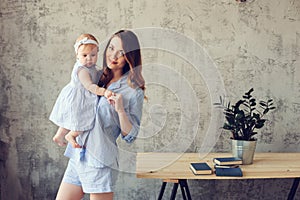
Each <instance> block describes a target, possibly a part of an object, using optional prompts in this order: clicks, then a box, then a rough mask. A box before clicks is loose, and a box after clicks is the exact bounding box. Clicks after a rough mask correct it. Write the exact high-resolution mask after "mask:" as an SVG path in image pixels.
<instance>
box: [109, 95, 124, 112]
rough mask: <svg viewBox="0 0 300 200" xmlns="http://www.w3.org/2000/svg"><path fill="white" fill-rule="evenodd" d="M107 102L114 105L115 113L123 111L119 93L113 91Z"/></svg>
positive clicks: (121, 98)
mask: <svg viewBox="0 0 300 200" xmlns="http://www.w3.org/2000/svg"><path fill="white" fill-rule="evenodd" d="M108 102H109V104H111V105H113V106H114V107H115V110H116V112H117V113H122V112H125V111H124V106H123V97H122V95H121V94H117V93H113V95H111V96H110V97H109V98H108Z"/></svg>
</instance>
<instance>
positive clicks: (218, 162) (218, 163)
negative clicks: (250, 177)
mask: <svg viewBox="0 0 300 200" xmlns="http://www.w3.org/2000/svg"><path fill="white" fill-rule="evenodd" d="M213 162H214V164H215V165H214V167H215V173H216V176H243V172H242V170H241V168H240V166H239V165H241V164H243V162H242V159H240V158H237V157H223V158H214V159H213Z"/></svg>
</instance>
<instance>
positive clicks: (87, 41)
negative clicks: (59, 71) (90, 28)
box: [74, 37, 98, 54]
mask: <svg viewBox="0 0 300 200" xmlns="http://www.w3.org/2000/svg"><path fill="white" fill-rule="evenodd" d="M82 44H94V45H96V46H97V47H98V43H97V42H96V41H95V40H91V39H89V38H87V37H85V38H83V39H82V40H80V41H78V42H76V43H75V44H74V49H75V52H76V54H77V51H78V48H79V46H80V45H82Z"/></svg>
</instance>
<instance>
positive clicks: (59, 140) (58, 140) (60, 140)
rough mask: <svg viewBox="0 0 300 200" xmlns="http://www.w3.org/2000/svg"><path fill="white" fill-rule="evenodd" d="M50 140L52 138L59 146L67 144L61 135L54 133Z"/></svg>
mask: <svg viewBox="0 0 300 200" xmlns="http://www.w3.org/2000/svg"><path fill="white" fill-rule="evenodd" d="M52 140H53V142H55V143H56V144H58V145H59V146H61V147H63V146H66V145H67V142H66V141H65V140H64V137H63V136H59V135H54V137H53V138H52Z"/></svg>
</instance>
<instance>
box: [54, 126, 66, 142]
mask: <svg viewBox="0 0 300 200" xmlns="http://www.w3.org/2000/svg"><path fill="white" fill-rule="evenodd" d="M69 131H70V130H68V129H65V128H63V127H59V128H58V130H57V132H56V134H55V135H54V137H53V138H52V140H53V141H54V142H55V143H57V144H58V145H59V146H66V145H67V142H66V141H65V135H66V134H67V133H68V132H69Z"/></svg>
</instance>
